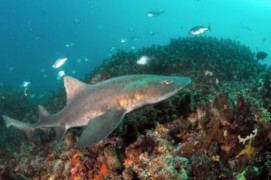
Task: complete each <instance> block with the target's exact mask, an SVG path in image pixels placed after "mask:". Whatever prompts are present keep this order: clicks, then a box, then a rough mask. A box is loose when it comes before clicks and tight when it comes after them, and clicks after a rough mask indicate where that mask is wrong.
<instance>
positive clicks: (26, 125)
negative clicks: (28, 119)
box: [2, 115, 35, 139]
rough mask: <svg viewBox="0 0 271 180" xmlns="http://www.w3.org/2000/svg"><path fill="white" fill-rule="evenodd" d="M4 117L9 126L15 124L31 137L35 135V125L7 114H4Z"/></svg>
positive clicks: (14, 125)
mask: <svg viewBox="0 0 271 180" xmlns="http://www.w3.org/2000/svg"><path fill="white" fill-rule="evenodd" d="M2 118H3V119H4V121H5V123H6V127H7V128H9V127H10V126H13V127H15V128H16V129H19V130H21V131H23V132H24V133H25V134H26V135H27V137H28V138H29V139H31V138H32V137H33V134H34V132H35V128H34V127H33V125H31V124H29V123H24V122H21V121H18V120H16V119H13V118H11V117H8V116H6V115H3V116H2Z"/></svg>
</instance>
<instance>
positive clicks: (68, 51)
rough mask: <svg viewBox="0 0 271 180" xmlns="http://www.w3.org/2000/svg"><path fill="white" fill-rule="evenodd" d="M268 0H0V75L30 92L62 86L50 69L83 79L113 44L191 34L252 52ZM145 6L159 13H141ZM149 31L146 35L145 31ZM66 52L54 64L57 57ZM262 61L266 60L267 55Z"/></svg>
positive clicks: (265, 25) (264, 27)
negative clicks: (195, 30) (201, 30)
mask: <svg viewBox="0 0 271 180" xmlns="http://www.w3.org/2000/svg"><path fill="white" fill-rule="evenodd" d="M270 8H271V2H270V1H269V0H238V1H236V0H219V1H218V0H170V1H165V0H148V1H146V0H114V1H113V0H80V1H78V0H68V1H63V0H46V1H34V0H25V1H20V0H1V6H0V19H1V28H0V37H1V43H0V67H1V71H0V81H1V83H2V84H9V85H12V86H14V87H15V88H18V89H22V88H23V87H22V83H23V82H24V81H30V82H31V84H30V85H29V89H31V91H32V92H35V91H37V92H40V91H41V92H44V91H52V90H56V89H57V88H59V87H62V86H63V82H62V78H58V72H59V71H61V70H63V71H65V74H66V75H71V76H74V77H76V78H79V79H80V78H81V79H82V78H84V75H85V74H86V73H87V72H90V71H91V70H93V69H94V68H95V67H98V66H99V65H100V64H101V63H102V61H103V60H104V59H105V58H108V57H110V56H111V55H112V54H114V53H115V52H116V50H117V49H122V50H127V51H128V50H133V49H138V48H141V47H144V46H151V45H152V44H161V45H164V44H167V43H168V42H169V40H170V39H171V38H178V37H187V36H191V35H189V34H188V31H189V30H190V29H191V28H192V27H194V26H198V25H204V26H208V25H210V26H211V29H212V31H211V32H207V33H205V34H203V35H202V36H213V37H219V38H220V37H221V38H231V39H234V40H238V41H240V43H241V44H245V45H247V46H249V47H250V48H251V50H252V51H253V52H257V51H266V52H267V53H270V49H271V34H270V32H269V30H270V29H271V23H270V19H271V11H270ZM150 10H154V11H165V13H164V14H161V15H160V16H157V17H148V16H147V15H146V13H147V12H148V11H150ZM151 32H154V35H151ZM63 57H67V58H68V60H67V61H66V63H65V64H64V65H63V66H62V67H61V68H59V69H54V68H52V65H53V64H54V62H55V61H56V60H57V59H58V58H63ZM263 63H267V64H268V63H270V57H268V58H267V59H265V60H264V61H263Z"/></svg>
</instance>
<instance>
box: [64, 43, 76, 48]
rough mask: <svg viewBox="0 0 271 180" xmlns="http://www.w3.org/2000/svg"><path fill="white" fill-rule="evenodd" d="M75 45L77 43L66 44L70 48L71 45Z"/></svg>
mask: <svg viewBox="0 0 271 180" xmlns="http://www.w3.org/2000/svg"><path fill="white" fill-rule="evenodd" d="M74 45H75V44H74V43H72V42H71V43H68V44H66V45H65V46H66V47H67V48H70V47H74Z"/></svg>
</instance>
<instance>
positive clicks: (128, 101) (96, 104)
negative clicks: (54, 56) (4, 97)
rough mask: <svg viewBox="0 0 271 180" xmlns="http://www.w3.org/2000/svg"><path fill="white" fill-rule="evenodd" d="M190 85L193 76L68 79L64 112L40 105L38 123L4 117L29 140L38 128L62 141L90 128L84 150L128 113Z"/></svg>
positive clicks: (84, 136)
mask: <svg viewBox="0 0 271 180" xmlns="http://www.w3.org/2000/svg"><path fill="white" fill-rule="evenodd" d="M190 83H191V79H190V78H189V77H178V76H159V75H126V76H120V77H116V78H112V79H108V80H105V81H102V82H100V83H96V84H92V85H90V84H85V83H83V82H81V81H79V80H77V79H75V78H73V77H70V76H65V77H64V86H65V90H66V94H67V102H66V106H65V107H64V108H63V109H62V110H60V111H59V112H57V113H55V114H51V115H50V114H49V112H48V111H47V110H46V109H45V108H44V107H42V106H41V105H39V106H38V110H39V120H38V122H37V123H35V124H30V123H24V122H21V121H18V120H16V119H13V118H10V117H8V116H6V115H3V116H2V118H3V119H4V121H5V123H6V126H7V127H10V126H13V127H15V128H17V129H20V130H22V131H24V132H25V133H26V135H27V136H28V137H29V138H30V137H31V136H32V135H33V133H34V131H35V129H36V128H54V130H55V132H56V137H57V139H58V140H61V139H63V137H64V135H65V132H66V131H67V129H69V128H72V127H80V126H86V127H85V129H84V130H83V132H82V134H81V136H80V137H79V140H78V142H77V144H76V147H78V148H83V147H88V146H90V145H93V144H95V143H98V142H99V141H100V140H102V139H104V138H105V137H107V136H108V135H109V134H110V133H111V132H112V131H113V130H114V129H115V128H116V127H117V126H118V124H119V123H120V121H121V120H122V119H123V117H124V116H125V115H126V114H127V113H129V112H131V111H133V110H135V109H138V108H141V107H143V106H145V105H149V104H154V103H158V102H160V101H162V100H164V99H167V98H169V97H171V96H173V95H174V94H176V93H177V92H178V91H179V90H181V89H183V88H184V87H185V86H187V85H188V84H190Z"/></svg>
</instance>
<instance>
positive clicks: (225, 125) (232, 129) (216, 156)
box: [0, 37, 271, 180]
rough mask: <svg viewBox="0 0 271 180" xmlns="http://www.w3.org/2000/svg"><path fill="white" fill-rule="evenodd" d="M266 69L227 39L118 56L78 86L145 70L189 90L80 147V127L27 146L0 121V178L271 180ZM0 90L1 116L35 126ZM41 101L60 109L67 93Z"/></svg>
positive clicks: (23, 102) (31, 114)
mask: <svg viewBox="0 0 271 180" xmlns="http://www.w3.org/2000/svg"><path fill="white" fill-rule="evenodd" d="M141 56H148V57H152V58H151V60H150V62H149V63H148V64H146V65H144V66H142V65H138V64H137V63H136V61H137V59H139V58H140V57H141ZM270 72H271V69H270V68H269V67H265V66H263V65H261V64H259V63H258V61H257V60H256V59H254V57H253V53H252V52H251V51H250V50H249V49H248V48H247V47H245V46H243V45H241V44H240V43H238V42H236V41H232V40H230V39H216V38H212V37H194V38H179V39H172V40H171V41H170V43H169V44H168V45H165V46H152V47H149V48H142V49H139V50H138V51H131V52H124V51H118V52H117V53H116V54H115V55H113V56H112V57H110V58H109V59H106V60H104V62H103V63H102V65H101V66H100V67H99V68H97V69H95V70H94V71H93V72H90V73H89V74H87V75H86V77H85V82H90V81H91V79H92V78H93V77H95V75H96V74H100V75H103V74H106V77H109V76H110V77H116V76H120V75H125V74H143V73H147V74H164V75H186V76H190V77H191V78H192V79H193V83H192V85H191V86H190V87H188V88H187V89H185V90H184V91H182V92H180V93H178V94H177V95H175V96H173V97H172V98H170V99H167V100H165V101H163V102H161V103H158V104H155V105H152V106H148V107H145V108H142V109H140V110H137V111H135V112H132V113H130V114H128V115H127V116H126V117H125V118H124V120H123V122H122V123H121V124H120V125H119V127H118V128H117V129H116V130H115V131H114V132H113V133H112V134H111V135H110V136H109V137H108V138H107V139H105V140H103V141H101V142H99V143H98V144H96V145H93V146H90V147H88V148H84V149H76V148H75V147H74V144H75V142H76V140H77V137H78V136H79V135H80V133H81V128H73V129H71V130H69V132H67V134H66V137H65V140H64V141H63V142H61V143H58V142H55V141H54V140H53V139H54V136H55V135H54V132H53V131H50V132H49V133H48V132H43V131H40V132H38V133H37V134H36V136H35V138H34V139H33V140H32V141H28V140H26V139H25V138H24V136H23V135H22V134H21V133H20V132H18V131H16V130H15V129H6V128H5V127H4V124H3V123H2V122H1V127H0V128H1V131H0V133H1V134H0V135H1V137H3V138H1V147H3V148H1V150H0V154H1V156H0V179H1V178H2V179H74V180H81V179H176V180H177V179H180V180H184V179H227V180H228V179H270V178H271V170H270V166H271V152H270V147H271V133H270V130H271V124H270V121H271V115H270V110H271V108H270V107H271V106H270V98H271V97H270V96H271V93H270V91H271V88H270V84H271V77H270V76H271V75H270V74H271V73H270ZM0 93H1V97H5V101H1V103H2V104H0V105H1V113H5V114H12V115H14V117H16V118H18V119H22V120H24V121H30V122H33V121H35V119H37V115H36V108H34V107H33V104H32V103H31V102H28V100H27V99H20V98H16V97H18V96H16V93H15V92H14V93H13V92H12V91H10V89H9V88H2V89H1V91H0ZM9 93H13V94H9ZM15 102H16V103H15ZM42 103H43V104H44V106H45V107H46V108H47V109H48V110H49V111H50V112H56V111H59V110H60V109H61V108H62V107H63V106H64V105H65V93H64V90H63V89H60V90H59V91H58V92H56V93H54V94H53V96H52V97H51V98H50V99H48V100H47V101H44V102H42ZM14 104H16V106H15V107H14V106H13V105H14ZM30 104H31V105H30ZM15 108H18V109H17V110H14V109H15Z"/></svg>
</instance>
